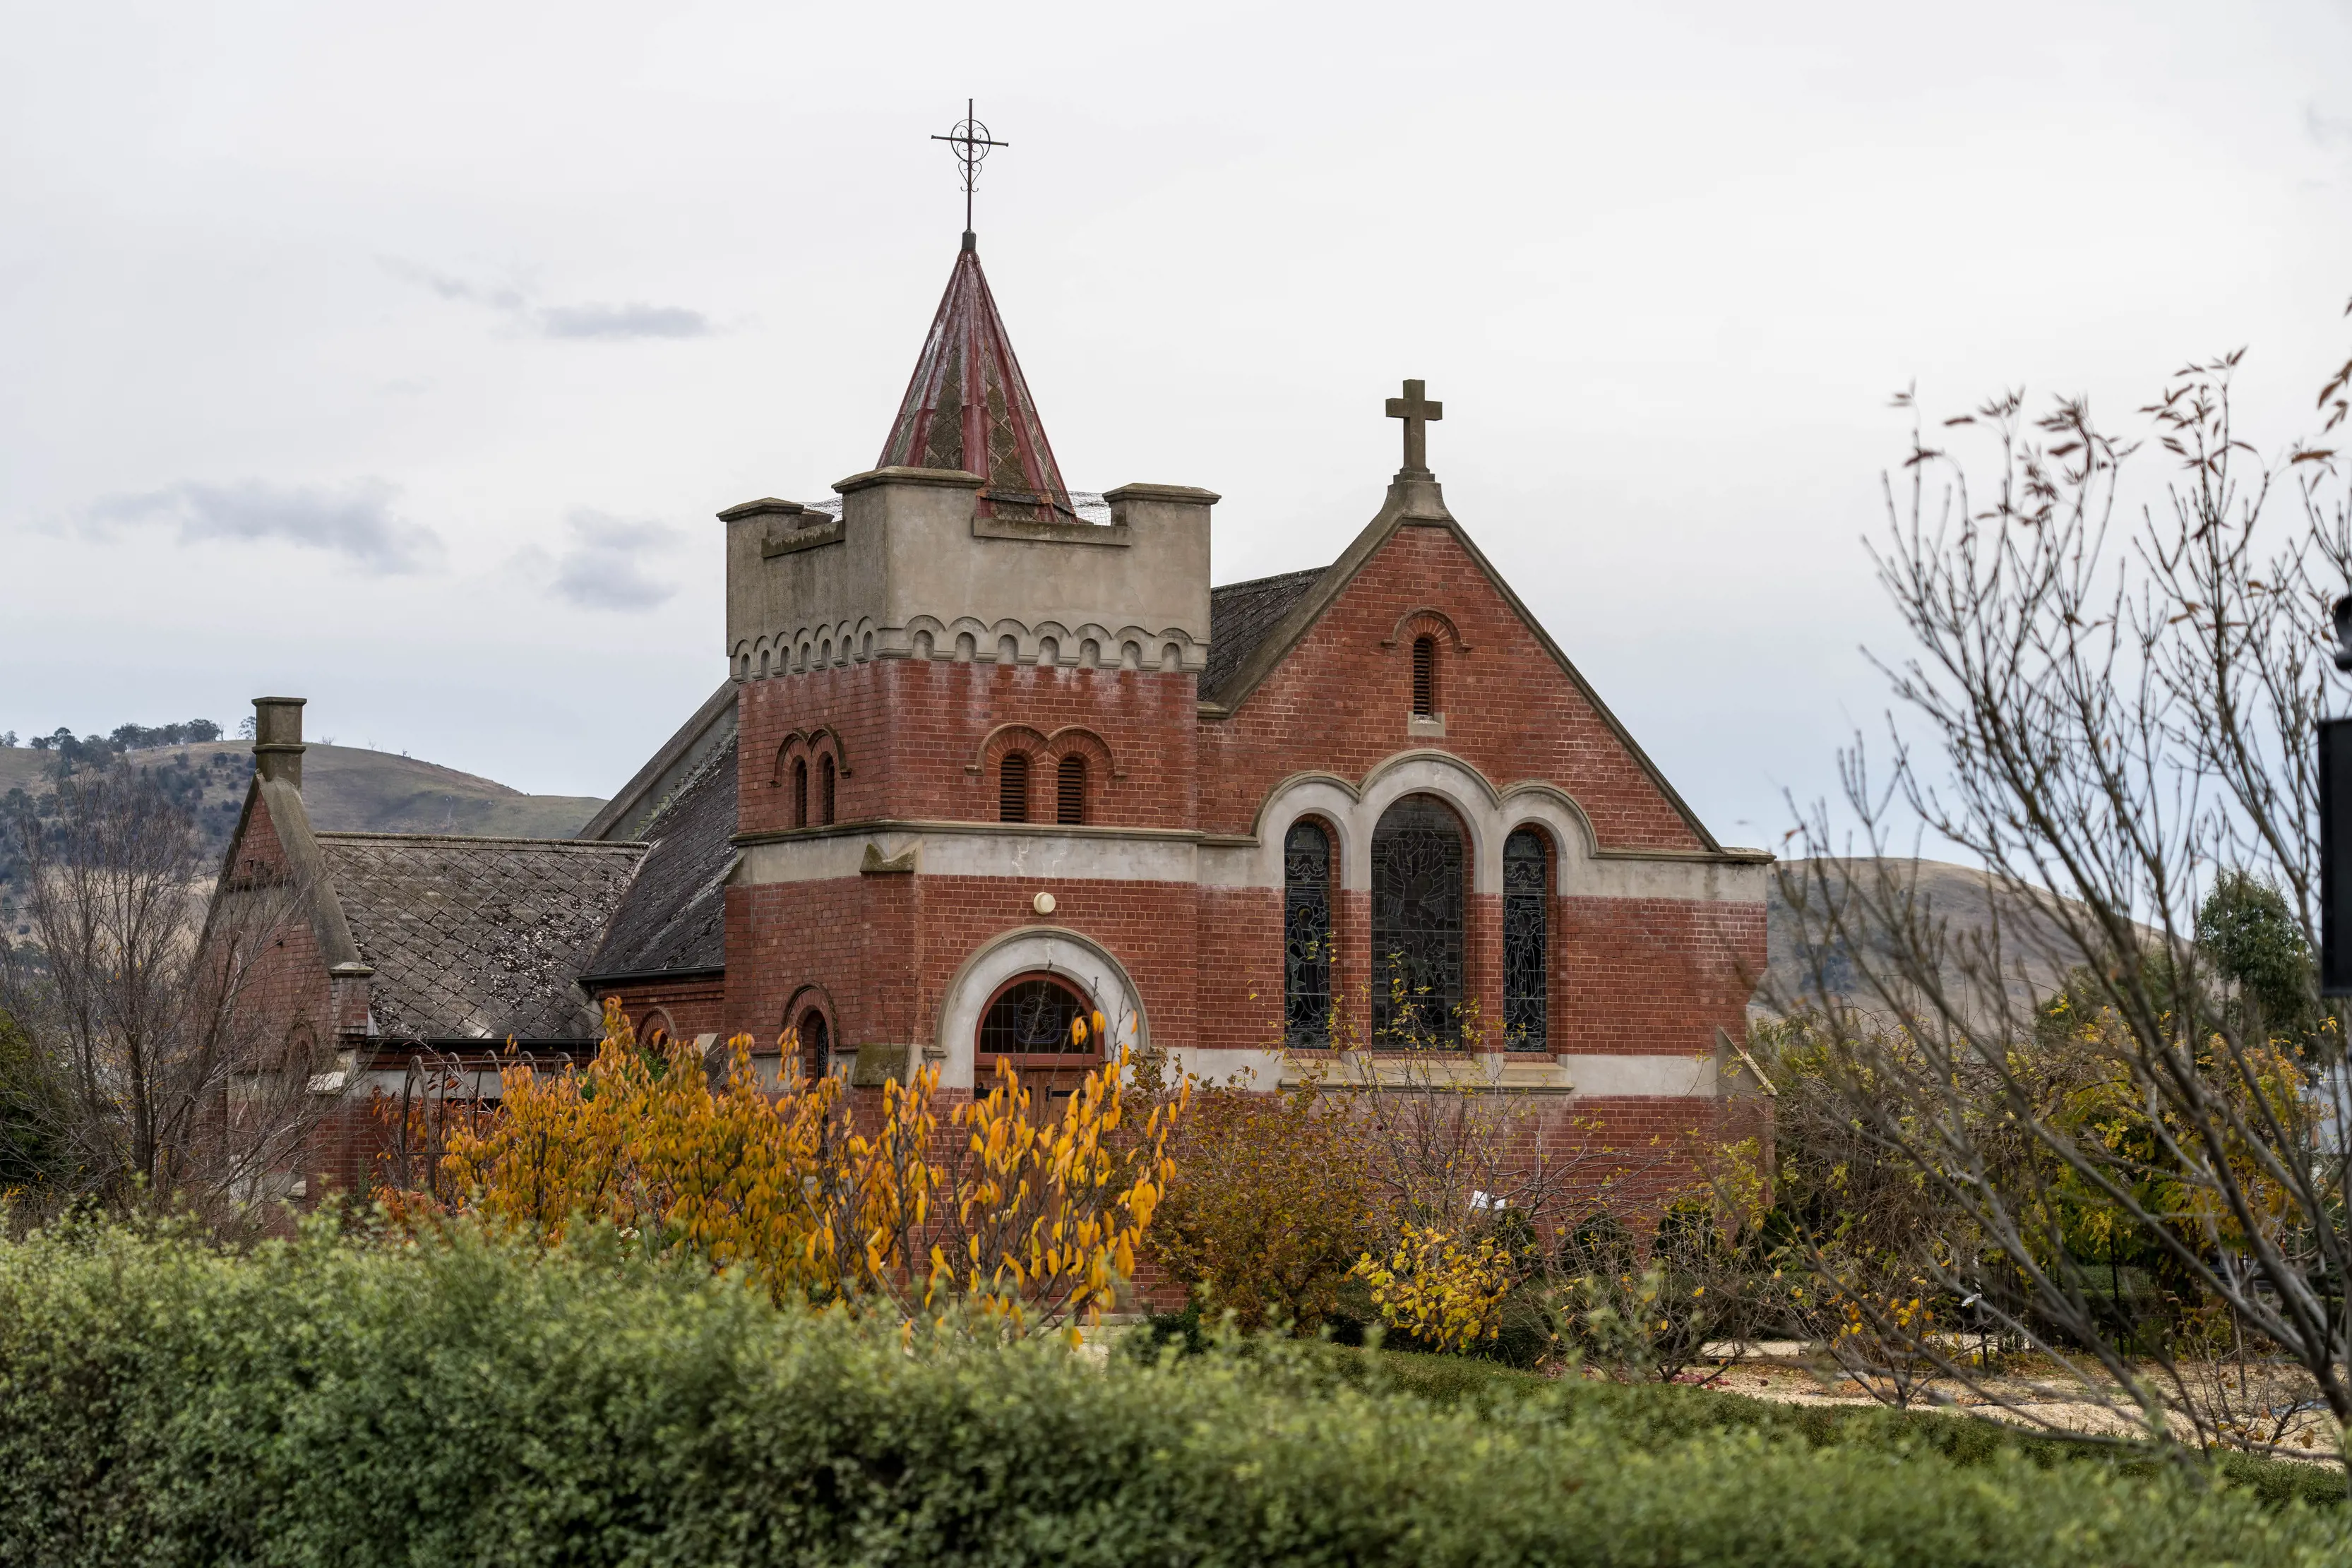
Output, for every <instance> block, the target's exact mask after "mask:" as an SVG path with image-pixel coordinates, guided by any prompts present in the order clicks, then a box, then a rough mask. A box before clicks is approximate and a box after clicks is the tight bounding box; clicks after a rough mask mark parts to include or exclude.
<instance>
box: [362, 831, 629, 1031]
mask: <svg viewBox="0 0 2352 1568" xmlns="http://www.w3.org/2000/svg"><path fill="white" fill-rule="evenodd" d="M317 837H318V843H319V850H320V854H321V855H322V856H323V857H324V859H325V862H326V868H327V872H328V874H329V876H330V878H331V882H332V885H333V887H334V892H335V896H336V898H337V900H338V901H339V902H340V903H341V905H342V909H343V914H344V916H345V918H346V919H348V920H349V921H350V923H351V928H352V936H353V937H354V938H355V939H356V940H357V942H358V944H359V949H360V954H361V956H362V957H363V958H365V959H366V961H367V962H368V963H370V964H372V965H373V966H374V967H375V977H374V979H373V981H372V982H371V984H370V986H369V988H368V989H369V999H370V1011H371V1013H372V1015H373V1026H374V1030H375V1032H376V1033H378V1034H379V1035H383V1036H388V1037H391V1038H394V1039H414V1040H469V1039H470V1040H503V1039H505V1038H506V1037H508V1036H509V1035H512V1036H514V1037H515V1038H517V1039H520V1040H589V1039H593V1038H594V1037H595V1032H596V1027H597V1015H596V1011H595V1009H594V1008H593V1007H592V1006H591V1005H590V1002H589V1000H588V998H587V996H586V995H585V994H584V993H583V991H582V990H581V989H580V988H579V987H578V986H576V985H575V984H573V977H575V976H577V975H579V974H580V973H581V972H582V971H583V969H584V968H585V967H587V960H588V957H589V956H590V954H592V953H593V951H594V949H595V947H596V945H597V943H598V941H599V940H600V939H601V937H602V936H603V935H604V927H605V925H607V924H608V923H609V922H610V921H611V919H612V916H613V914H614V911H615V910H616V909H617V908H618V907H619V906H620V903H621V900H622V897H623V896H624V895H625V894H626V893H627V891H628V888H629V884H630V883H631V880H632V879H633V878H634V877H635V873H636V869H637V865H638V862H639V861H640V860H641V859H642V858H643V857H644V855H645V852H646V846H645V845H643V844H640V843H598V842H590V841H582V840H577V839H468V838H455V837H444V836H440V835H432V834H410V833H320V834H318V835H317Z"/></svg>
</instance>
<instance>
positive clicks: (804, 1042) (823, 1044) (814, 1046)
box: [800, 1008, 833, 1083]
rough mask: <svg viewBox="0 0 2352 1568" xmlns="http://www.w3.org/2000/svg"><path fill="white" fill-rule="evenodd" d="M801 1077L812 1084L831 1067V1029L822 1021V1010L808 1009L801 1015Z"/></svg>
mask: <svg viewBox="0 0 2352 1568" xmlns="http://www.w3.org/2000/svg"><path fill="white" fill-rule="evenodd" d="M800 1037H801V1077H802V1078H803V1079H805V1080H807V1081H808V1082H811V1083H814V1082H816V1081H817V1080H818V1079H820V1078H822V1077H824V1075H825V1073H826V1072H827V1071H830V1070H831V1068H832V1066H833V1028H832V1026H831V1025H829V1024H827V1023H826V1022H825V1021H824V1009H820V1008H810V1009H807V1010H806V1011H804V1012H803V1013H802V1014H801V1021H800Z"/></svg>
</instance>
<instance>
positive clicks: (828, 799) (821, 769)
mask: <svg viewBox="0 0 2352 1568" xmlns="http://www.w3.org/2000/svg"><path fill="white" fill-rule="evenodd" d="M833 780H834V766H833V758H830V757H827V758H824V760H823V761H822V762H819V763H818V764H817V785H818V789H817V804H818V805H819V806H821V807H823V808H824V818H823V821H824V825H825V826H826V827H828V828H829V827H831V826H833Z"/></svg>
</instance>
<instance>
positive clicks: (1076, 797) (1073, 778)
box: [1054, 757, 1087, 828]
mask: <svg viewBox="0 0 2352 1568" xmlns="http://www.w3.org/2000/svg"><path fill="white" fill-rule="evenodd" d="M1055 784H1056V790H1055V797H1054V821H1056V822H1059V823H1061V824H1062V825H1063V826H1064V827H1069V828H1074V827H1076V826H1077V825H1078V824H1079V823H1081V822H1083V821H1086V820H1087V759H1086V758H1083V757H1065V758H1062V768H1061V776H1060V778H1059V779H1056V780H1055Z"/></svg>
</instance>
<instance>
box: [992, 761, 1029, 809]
mask: <svg viewBox="0 0 2352 1568" xmlns="http://www.w3.org/2000/svg"><path fill="white" fill-rule="evenodd" d="M996 820H997V821H1001V822H1025V821H1028V820H1029V754H1028V753H1027V752H1025V751H1008V752H1006V753H1005V754H1004V760H1003V761H1002V762H1000V763H998V764H997V765H996Z"/></svg>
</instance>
